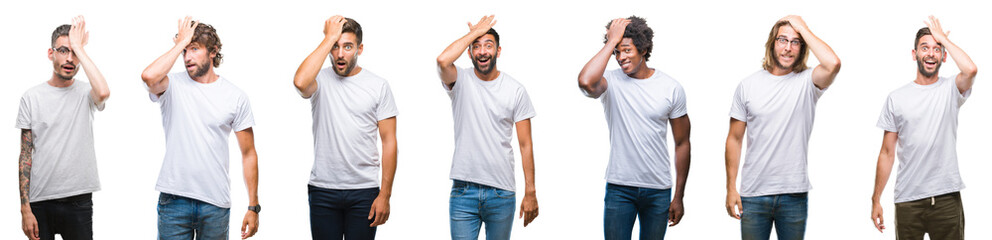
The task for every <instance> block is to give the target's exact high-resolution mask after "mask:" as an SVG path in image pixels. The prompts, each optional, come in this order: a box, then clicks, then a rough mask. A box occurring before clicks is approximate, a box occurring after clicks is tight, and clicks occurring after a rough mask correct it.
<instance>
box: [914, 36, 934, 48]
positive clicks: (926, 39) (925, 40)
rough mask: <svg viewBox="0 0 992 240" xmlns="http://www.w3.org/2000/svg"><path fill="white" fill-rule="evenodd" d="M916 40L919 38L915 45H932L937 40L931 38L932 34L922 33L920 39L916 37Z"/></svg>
mask: <svg viewBox="0 0 992 240" xmlns="http://www.w3.org/2000/svg"><path fill="white" fill-rule="evenodd" d="M917 40H919V42H920V43H919V44H917V46H933V45H937V41H936V40H934V39H933V36H932V35H923V36H922V37H920V39H917Z"/></svg>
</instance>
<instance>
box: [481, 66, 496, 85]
mask: <svg viewBox="0 0 992 240" xmlns="http://www.w3.org/2000/svg"><path fill="white" fill-rule="evenodd" d="M475 76H476V77H479V79H482V81H492V80H494V79H496V77H499V70H498V69H496V67H495V66H494V67H493V70H492V71H491V72H489V74H482V73H481V72H479V71H478V70H476V71H475Z"/></svg>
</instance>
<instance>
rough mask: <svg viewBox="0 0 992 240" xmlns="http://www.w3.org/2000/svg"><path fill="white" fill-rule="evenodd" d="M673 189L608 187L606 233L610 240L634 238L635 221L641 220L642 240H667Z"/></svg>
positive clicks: (610, 184) (605, 215)
mask: <svg viewBox="0 0 992 240" xmlns="http://www.w3.org/2000/svg"><path fill="white" fill-rule="evenodd" d="M671 203H672V189H671V188H669V189H653V188H642V187H631V186H623V185H616V184H612V183H607V184H606V199H605V205H606V206H605V207H604V209H605V210H604V212H603V228H604V231H603V234H604V235H605V238H606V239H608V240H613V239H630V237H631V232H633V228H634V220H635V219H637V218H640V219H641V236H640V239H641V240H648V239H665V231H666V229H667V227H668V208H669V206H670V205H671Z"/></svg>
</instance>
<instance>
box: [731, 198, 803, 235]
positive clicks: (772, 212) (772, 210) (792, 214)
mask: <svg viewBox="0 0 992 240" xmlns="http://www.w3.org/2000/svg"><path fill="white" fill-rule="evenodd" d="M808 203H809V195H808V194H807V193H786V194H777V195H766V196H757V197H741V204H742V205H743V207H744V213H743V214H741V238H742V239H744V240H767V239H768V238H769V237H770V235H771V231H772V225H774V226H775V232H776V233H777V234H778V239H779V240H801V239H803V238H804V237H805V235H806V216H807V215H806V213H807V212H806V211H807V207H808V206H807V204H808Z"/></svg>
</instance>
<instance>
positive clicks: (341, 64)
mask: <svg viewBox="0 0 992 240" xmlns="http://www.w3.org/2000/svg"><path fill="white" fill-rule="evenodd" d="M334 67H337V68H338V69H344V68H346V67H348V62H347V61H344V60H341V61H336V62H334Z"/></svg>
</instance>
